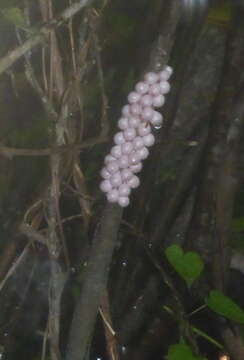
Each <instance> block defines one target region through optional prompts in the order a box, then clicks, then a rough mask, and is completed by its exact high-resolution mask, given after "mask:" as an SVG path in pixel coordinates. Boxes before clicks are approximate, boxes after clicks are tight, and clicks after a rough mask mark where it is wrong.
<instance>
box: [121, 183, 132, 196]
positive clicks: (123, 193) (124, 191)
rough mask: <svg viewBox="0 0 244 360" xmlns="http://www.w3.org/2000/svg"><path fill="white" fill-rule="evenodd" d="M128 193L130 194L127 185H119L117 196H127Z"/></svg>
mask: <svg viewBox="0 0 244 360" xmlns="http://www.w3.org/2000/svg"><path fill="white" fill-rule="evenodd" d="M130 192H131V189H130V187H129V186H128V185H127V184H122V185H120V187H119V196H129V195H130Z"/></svg>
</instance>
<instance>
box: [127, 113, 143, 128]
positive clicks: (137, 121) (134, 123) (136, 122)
mask: <svg viewBox="0 0 244 360" xmlns="http://www.w3.org/2000/svg"><path fill="white" fill-rule="evenodd" d="M140 122H141V121H140V119H139V118H138V117H135V116H133V117H130V118H129V127H131V128H136V127H138V125H139V124H140Z"/></svg>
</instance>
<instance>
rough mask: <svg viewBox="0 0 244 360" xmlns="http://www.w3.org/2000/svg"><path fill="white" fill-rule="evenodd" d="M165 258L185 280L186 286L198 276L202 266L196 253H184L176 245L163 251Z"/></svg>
mask: <svg viewBox="0 0 244 360" xmlns="http://www.w3.org/2000/svg"><path fill="white" fill-rule="evenodd" d="M165 254H166V257H167V259H168V261H169V263H170V264H171V265H172V266H173V268H174V269H175V271H177V273H178V274H179V275H180V276H181V277H182V278H183V279H184V280H185V282H186V283H187V285H188V286H191V285H192V284H193V282H194V281H195V280H196V279H197V278H198V277H199V276H200V274H201V272H202V270H203V268H204V264H203V261H202V259H201V258H200V256H199V255H198V254H197V253H196V252H190V251H189V252H186V253H184V252H183V250H182V248H181V247H180V246H178V245H171V246H169V247H168V248H167V249H166V250H165Z"/></svg>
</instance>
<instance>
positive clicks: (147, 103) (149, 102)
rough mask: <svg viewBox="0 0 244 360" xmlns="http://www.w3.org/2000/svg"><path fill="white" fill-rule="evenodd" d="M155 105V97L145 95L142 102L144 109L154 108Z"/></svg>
mask: <svg viewBox="0 0 244 360" xmlns="http://www.w3.org/2000/svg"><path fill="white" fill-rule="evenodd" d="M152 103H153V97H152V96H151V95H149V94H147V95H143V96H142V98H141V100H140V104H141V105H142V106H144V107H146V106H152Z"/></svg>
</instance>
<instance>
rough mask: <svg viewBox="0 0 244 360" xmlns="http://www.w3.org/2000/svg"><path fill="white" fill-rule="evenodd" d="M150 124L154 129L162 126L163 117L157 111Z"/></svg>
mask: <svg viewBox="0 0 244 360" xmlns="http://www.w3.org/2000/svg"><path fill="white" fill-rule="evenodd" d="M150 123H151V124H152V125H153V126H155V127H157V126H162V123H163V116H162V115H161V114H160V113H159V112H158V111H154V113H153V117H152V118H151V120H150Z"/></svg>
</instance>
